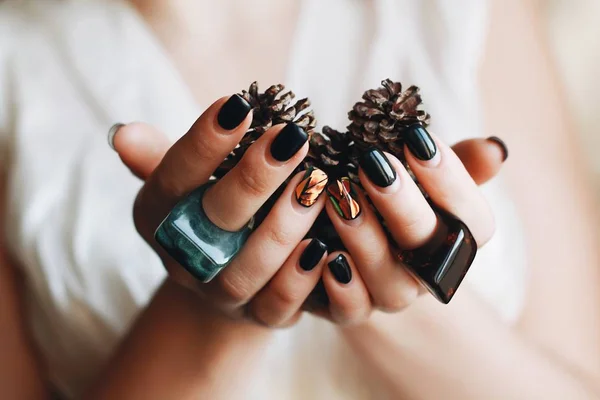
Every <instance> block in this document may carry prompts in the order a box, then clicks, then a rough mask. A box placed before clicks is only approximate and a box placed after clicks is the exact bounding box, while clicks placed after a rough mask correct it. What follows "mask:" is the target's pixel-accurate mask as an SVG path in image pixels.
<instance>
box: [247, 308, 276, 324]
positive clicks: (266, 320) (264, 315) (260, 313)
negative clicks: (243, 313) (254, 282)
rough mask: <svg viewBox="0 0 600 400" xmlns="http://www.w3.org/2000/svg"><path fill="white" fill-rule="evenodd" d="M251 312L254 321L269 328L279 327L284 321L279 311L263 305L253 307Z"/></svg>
mask: <svg viewBox="0 0 600 400" xmlns="http://www.w3.org/2000/svg"><path fill="white" fill-rule="evenodd" d="M269 308H270V307H269ZM251 314H252V317H253V319H254V321H256V322H257V323H259V324H260V325H262V326H266V327H267V328H279V327H280V326H281V325H282V323H283V321H282V318H281V317H280V316H279V315H278V314H277V313H274V312H273V311H272V310H266V309H264V308H262V306H261V307H256V308H253V309H252V311H251Z"/></svg>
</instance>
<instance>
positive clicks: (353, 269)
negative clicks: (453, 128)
mask: <svg viewBox="0 0 600 400" xmlns="http://www.w3.org/2000/svg"><path fill="white" fill-rule="evenodd" d="M411 137H412V140H408V146H406V147H405V154H406V159H407V162H408V164H409V166H410V168H411V170H412V171H413V172H414V174H415V176H416V177H417V179H418V181H419V183H420V184H421V185H422V186H423V188H424V189H425V191H426V192H427V193H428V194H429V196H430V199H431V201H432V202H433V203H434V204H435V205H436V206H437V207H440V208H441V209H443V210H445V211H447V212H449V213H450V214H453V215H455V216H457V217H458V218H459V219H461V220H462V221H463V222H464V223H465V224H466V225H467V226H468V227H469V228H470V230H471V232H472V234H473V236H474V238H475V241H476V243H478V244H479V246H482V245H484V244H485V243H486V242H487V241H488V240H489V239H490V238H491V237H492V235H493V232H494V219H493V216H492V213H491V212H490V209H489V207H488V204H487V202H486V201H485V199H484V198H483V196H482V195H481V193H480V192H479V190H478V188H477V185H476V181H478V182H480V183H481V182H482V181H484V180H486V179H489V178H490V177H491V176H493V175H494V174H495V172H496V171H497V170H498V168H499V166H500V165H501V163H502V162H503V160H504V158H505V157H506V153H505V152H506V149H505V147H504V146H503V144H501V142H498V141H496V140H481V139H479V140H478V141H467V142H463V143H461V144H459V145H457V146H456V150H457V153H459V154H460V155H462V157H463V162H461V160H460V159H459V157H457V154H456V153H455V152H454V151H453V150H452V149H451V148H450V147H448V146H447V145H445V144H444V143H443V142H441V141H440V140H439V139H437V138H435V137H433V138H432V137H430V135H429V134H428V133H427V131H426V130H425V129H424V128H420V129H418V132H416V133H414V134H413V135H411ZM474 145H475V146H477V145H478V146H480V148H479V150H480V151H479V152H476V153H472V152H470V150H468V149H469V147H470V148H471V149H473V146H474ZM476 159H477V160H476ZM465 166H466V167H467V168H469V169H470V170H469V171H467V169H466V168H465ZM469 172H471V175H473V177H474V178H475V180H476V181H474V179H473V178H472V177H471V176H470V175H469ZM359 177H360V181H361V184H362V187H363V188H364V190H365V191H366V192H367V194H368V196H369V198H370V199H371V200H372V202H373V204H374V205H375V207H376V209H377V210H378V211H379V213H380V214H381V216H383V218H384V220H385V222H386V226H387V227H388V229H389V232H390V233H391V235H392V237H393V240H394V242H395V243H390V242H389V240H388V238H387V236H386V233H385V231H384V228H383V226H382V225H381V224H380V223H379V221H378V219H377V217H376V215H375V213H374V212H373V210H372V209H371V208H370V207H368V205H367V200H366V198H365V194H364V193H363V192H362V190H361V189H360V188H359V187H357V186H356V185H354V184H353V185H352V186H354V187H353V189H354V195H353V196H352V197H353V199H352V200H349V201H350V202H353V203H352V204H353V206H354V208H355V210H354V212H353V213H350V212H348V211H349V209H348V208H346V212H343V211H342V210H343V209H344V206H345V204H344V200H342V202H341V205H340V207H334V206H333V205H332V204H331V203H329V204H328V205H327V213H328V215H329V217H330V218H331V220H332V222H333V224H334V226H335V228H336V230H337V232H338V234H339V235H340V237H341V239H342V241H343V243H344V244H345V246H346V248H347V250H348V252H335V253H333V254H331V255H330V256H329V257H328V259H327V262H328V265H329V268H326V269H325V270H324V271H323V283H324V287H325V290H326V292H327V294H328V297H329V300H330V304H329V311H330V316H331V318H332V319H333V321H335V322H337V323H340V324H357V323H360V322H363V321H365V320H366V319H367V317H368V316H369V315H370V313H371V311H372V310H373V309H374V308H378V309H380V310H383V311H388V312H396V311H399V310H402V309H403V308H404V307H406V306H408V305H409V304H411V303H412V302H413V301H414V300H415V299H416V298H417V296H419V295H420V294H422V293H423V292H424V290H423V289H422V286H421V285H420V284H418V283H417V282H416V281H415V279H414V278H413V277H412V276H411V275H410V274H409V273H408V272H407V270H406V268H405V267H404V266H403V265H402V263H401V262H400V261H399V260H398V256H397V254H398V248H399V249H402V250H407V249H416V248H419V247H421V246H423V245H424V244H426V243H427V242H428V241H429V240H430V239H431V238H432V236H433V235H434V233H435V231H436V227H437V226H438V223H439V221H438V217H437V215H436V213H435V212H434V210H433V209H432V207H431V206H430V205H429V203H428V202H427V201H426V199H425V197H424V196H423V195H422V194H421V191H420V190H419V188H418V187H417V185H416V184H415V183H414V181H413V180H412V179H411V177H410V175H409V174H408V172H407V170H406V168H405V167H404V166H403V165H402V163H401V162H400V161H399V160H398V159H397V158H395V157H394V156H392V155H391V154H385V155H384V154H383V153H381V152H378V151H375V152H372V153H370V157H365V158H364V159H363V160H362V162H361V169H360V172H359ZM330 185H331V183H330ZM334 185H335V183H334ZM336 188H337V185H336V186H334V190H335V189H336ZM347 203H348V200H346V205H347ZM356 215H358V216H356Z"/></svg>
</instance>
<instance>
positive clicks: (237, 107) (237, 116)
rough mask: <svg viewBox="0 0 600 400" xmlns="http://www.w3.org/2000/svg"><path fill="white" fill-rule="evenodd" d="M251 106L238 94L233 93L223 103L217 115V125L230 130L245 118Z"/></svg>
mask: <svg viewBox="0 0 600 400" xmlns="http://www.w3.org/2000/svg"><path fill="white" fill-rule="evenodd" d="M250 110H252V106H251V105H250V103H248V102H247V101H246V100H244V98H243V97H242V96H240V95H239V94H234V95H233V96H231V97H230V98H229V100H227V101H226V102H225V104H223V106H222V107H221V109H220V110H219V114H218V115H217V122H218V123H219V126H220V127H221V128H223V129H225V130H228V131H230V130H232V129H234V128H236V127H237V126H238V125H239V124H241V123H242V121H244V120H245V119H246V116H247V115H248V113H249V112H250Z"/></svg>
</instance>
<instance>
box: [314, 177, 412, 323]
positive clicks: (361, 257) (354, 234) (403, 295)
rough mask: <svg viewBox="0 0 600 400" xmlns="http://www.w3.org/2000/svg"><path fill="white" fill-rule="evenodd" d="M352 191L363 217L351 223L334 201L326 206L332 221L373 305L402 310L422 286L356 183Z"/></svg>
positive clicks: (350, 192) (389, 309) (387, 309)
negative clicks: (397, 256) (413, 276)
mask: <svg viewBox="0 0 600 400" xmlns="http://www.w3.org/2000/svg"><path fill="white" fill-rule="evenodd" d="M345 184H346V185H347V184H349V181H345ZM352 188H353V190H350V191H349V195H350V196H353V197H354V198H355V201H356V203H357V204H358V206H359V207H360V208H361V212H360V215H359V216H358V217H357V218H355V219H353V220H347V219H345V218H343V217H342V216H341V215H340V214H338V213H337V211H336V210H337V209H336V208H335V207H334V206H333V204H332V203H331V202H330V203H329V204H327V206H326V207H327V213H328V215H329V219H330V220H331V221H332V223H333V225H334V227H335V230H336V232H337V233H338V234H339V236H340V238H341V239H342V242H343V243H344V245H345V246H346V248H347V249H348V252H349V253H350V255H351V256H352V260H354V263H355V265H356V267H357V269H358V271H359V272H360V276H361V277H362V279H363V281H364V283H365V285H366V286H367V289H368V291H369V293H370V294H371V297H372V298H373V305H374V306H376V307H378V308H380V309H382V310H385V311H390V312H391V311H399V310H401V309H402V308H404V307H406V306H407V305H409V304H410V303H412V302H413V301H414V299H415V298H416V297H417V296H418V294H419V289H420V286H419V284H418V283H417V282H416V281H415V280H414V279H413V278H412V276H411V275H410V274H409V273H408V271H407V270H406V269H405V268H403V266H402V265H401V264H400V263H399V262H398V261H397V258H396V257H395V253H394V251H393V250H392V248H391V245H390V242H389V240H388V238H387V236H386V234H385V231H384V230H383V227H382V226H381V224H380V223H379V221H378V219H377V216H376V215H375V213H374V212H373V211H372V210H371V208H370V207H368V205H367V200H366V198H365V197H364V195H363V194H362V193H361V191H360V189H358V187H357V186H356V185H354V184H352Z"/></svg>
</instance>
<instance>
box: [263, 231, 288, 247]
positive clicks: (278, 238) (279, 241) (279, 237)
mask: <svg viewBox="0 0 600 400" xmlns="http://www.w3.org/2000/svg"><path fill="white" fill-rule="evenodd" d="M266 235H267V240H269V241H271V242H273V243H274V244H275V245H277V246H279V247H289V246H291V245H293V244H295V240H294V237H293V235H292V234H291V233H290V232H289V231H287V230H286V229H285V228H283V227H278V226H275V227H272V228H271V229H269V230H268V231H267V233H266Z"/></svg>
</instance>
